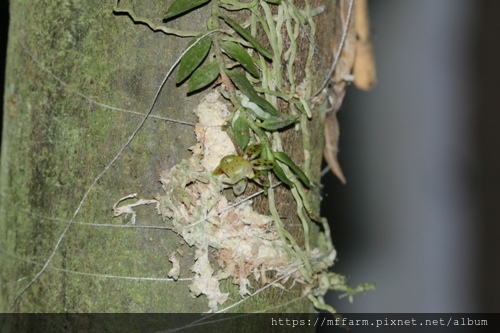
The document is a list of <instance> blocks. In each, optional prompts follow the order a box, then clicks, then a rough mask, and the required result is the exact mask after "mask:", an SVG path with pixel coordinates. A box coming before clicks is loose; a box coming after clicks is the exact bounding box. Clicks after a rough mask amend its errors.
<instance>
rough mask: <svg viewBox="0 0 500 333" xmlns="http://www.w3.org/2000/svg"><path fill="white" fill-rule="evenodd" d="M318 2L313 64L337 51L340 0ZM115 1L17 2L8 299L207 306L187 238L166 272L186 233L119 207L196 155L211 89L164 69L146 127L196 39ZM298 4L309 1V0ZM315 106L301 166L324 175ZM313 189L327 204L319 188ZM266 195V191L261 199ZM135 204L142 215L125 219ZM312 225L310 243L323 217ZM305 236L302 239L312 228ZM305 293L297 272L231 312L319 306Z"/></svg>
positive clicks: (66, 308)
mask: <svg viewBox="0 0 500 333" xmlns="http://www.w3.org/2000/svg"><path fill="white" fill-rule="evenodd" d="M122 2H123V3H124V4H121V5H123V6H127V7H129V8H133V9H134V10H135V12H136V14H137V15H138V16H142V17H147V18H151V19H152V20H153V21H154V22H155V23H157V24H162V23H161V19H162V16H163V14H164V13H165V11H166V7H167V4H165V1H159V0H148V1H137V3H136V4H131V3H129V2H124V1H122ZM306 2H307V3H309V1H306ZM171 3H172V1H169V2H168V4H171ZM321 4H323V5H324V6H326V9H325V12H324V13H323V14H320V15H318V16H317V17H316V18H315V20H316V24H317V25H318V27H321V29H322V30H321V32H320V33H318V34H317V37H316V38H317V41H316V43H317V48H318V50H317V51H316V55H315V58H314V63H313V64H311V66H313V67H314V68H313V70H314V71H317V72H320V71H321V69H322V68H328V67H329V64H330V62H331V60H332V57H331V53H332V52H331V49H330V47H331V41H330V39H331V37H332V36H331V35H330V34H329V33H328V31H333V19H331V18H330V19H329V17H332V16H331V13H332V12H333V10H334V9H333V2H331V1H311V4H310V5H311V6H312V7H313V8H316V7H318V6H319V5H321ZM115 5H116V4H115V3H114V2H113V1H110V0H108V1H99V2H97V1H90V0H87V1H71V0H59V1H48V0H42V1H36V2H32V1H26V0H15V1H11V2H10V13H11V24H10V30H9V44H8V54H7V70H6V84H5V105H4V129H3V140H2V156H1V157H2V159H1V162H2V165H1V174H0V185H1V197H0V219H1V220H0V221H1V224H0V228H1V230H0V235H1V236H0V237H1V244H2V245H1V251H2V255H1V265H2V271H1V285H2V294H1V300H0V307H1V308H2V310H3V311H9V312H10V311H15V312H204V311H207V310H208V308H207V300H206V298H205V296H203V295H202V296H200V297H197V298H193V297H191V296H190V294H189V289H188V286H189V284H190V283H191V281H190V280H183V278H189V277H190V274H191V271H190V269H191V266H192V265H193V256H194V250H193V249H190V248H189V247H187V246H184V250H185V251H187V252H185V255H183V256H182V258H181V263H180V279H179V280H177V281H173V280H172V279H169V278H168V274H169V271H170V270H171V268H172V263H171V262H170V261H169V255H170V254H171V253H172V252H173V251H175V249H176V248H178V247H179V246H180V245H179V244H180V243H182V241H181V238H180V237H179V235H176V234H175V233H173V232H171V231H170V230H168V229H161V228H158V229H155V228H145V226H157V227H167V224H166V223H165V222H164V221H163V220H162V219H161V217H160V216H159V215H158V214H157V211H156V209H154V205H153V204H152V205H143V206H141V207H135V208H134V212H135V213H137V217H136V216H135V213H134V214H128V215H125V214H124V215H122V216H121V217H119V218H113V211H112V208H113V205H114V204H115V203H116V202H118V201H119V199H120V198H122V197H125V196H127V195H129V194H132V193H137V197H138V198H144V199H151V200H153V199H154V198H158V196H159V194H158V193H160V194H161V193H162V186H161V184H160V183H159V182H158V179H159V178H160V175H161V174H162V173H163V172H164V171H165V170H171V169H172V168H173V167H174V166H175V165H177V164H179V163H180V162H181V161H182V160H183V159H187V158H189V157H190V156H191V152H190V151H189V150H188V148H189V147H191V146H193V145H194V144H195V143H196V138H195V136H194V134H193V130H194V126H193V124H195V123H196V122H197V119H196V116H195V115H194V113H193V110H195V109H196V107H197V105H198V104H199V103H200V100H201V99H202V98H203V97H204V96H205V95H206V94H207V93H208V92H211V91H212V88H208V89H207V90H206V91H204V92H202V93H199V94H194V95H190V96H187V94H186V85H185V84H184V85H181V86H176V84H175V81H176V80H175V78H171V79H169V80H167V82H166V84H165V85H164V87H163V88H162V89H161V92H160V94H159V97H158V100H157V101H156V103H155V104H154V108H153V110H152V113H151V116H149V117H148V118H147V119H146V121H145V122H144V124H143V126H142V127H140V126H139V124H141V122H142V120H143V119H144V118H145V116H146V113H147V112H148V110H149V109H150V107H151V106H152V104H153V101H154V99H155V94H156V92H157V89H158V88H159V87H160V86H161V83H162V81H163V79H164V78H165V75H166V73H167V72H168V71H169V69H170V68H171V66H172V65H173V64H174V62H175V61H176V60H177V58H178V57H179V56H180V54H181V52H182V51H183V50H184V49H185V48H186V46H187V45H188V43H189V40H190V39H189V38H180V37H177V36H172V35H166V34H163V33H161V32H153V31H152V30H151V29H150V28H149V27H148V26H146V25H144V24H134V22H133V21H132V20H131V18H130V17H129V16H128V15H125V14H116V13H113V7H114V6H115ZM296 6H297V7H299V8H305V7H304V6H305V5H304V3H303V2H301V1H296ZM273 10H274V9H273ZM209 15H210V5H208V6H205V7H202V8H199V9H197V10H195V11H193V12H191V13H189V15H187V16H186V17H181V18H180V19H176V20H174V21H172V22H169V23H168V24H167V25H168V26H170V27H176V28H178V29H184V30H198V31H204V30H206V23H205V22H206V21H207V19H208V17H209ZM283 29H284V31H285V28H283ZM301 38H303V40H301V43H302V45H299V49H298V51H299V54H298V56H297V61H298V64H297V65H296V68H295V71H296V74H297V78H296V79H297V81H299V79H300V77H301V76H304V69H305V67H304V66H305V57H306V56H307V47H308V45H307V40H306V37H304V36H302V37H301ZM322 79H323V78H322V77H320V75H318V77H317V78H316V79H315V80H317V82H312V83H311V84H313V87H315V88H317V87H319V85H320V84H321V83H320V81H321V80H322ZM299 82H300V81H299ZM286 84H289V83H288V82H286ZM323 108H325V104H323ZM314 114H315V117H313V118H312V120H310V121H306V123H307V124H306V126H307V128H308V131H309V133H310V137H309V141H310V145H311V147H312V148H313V149H312V150H311V151H310V154H311V159H310V161H311V162H310V165H308V166H307V167H306V172H307V173H308V174H309V175H310V178H311V180H312V181H313V183H318V182H319V168H320V164H321V156H322V151H323V148H322V147H323V141H322V140H323V139H322V131H323V125H322V122H323V119H322V117H324V113H323V116H320V111H318V110H315V111H314ZM139 127H140V128H139ZM138 128H139V130H138V131H137V133H136V135H135V136H134V137H133V139H132V140H131V142H130V144H128V145H126V143H127V142H128V140H129V138H130V137H131V136H132V134H133V133H135V132H134V131H136V129H138ZM282 137H283V138H286V141H285V139H284V141H285V142H286V144H284V150H285V151H288V152H290V156H291V157H292V158H293V159H294V161H296V162H297V164H299V165H302V163H303V161H304V156H303V148H302V142H303V138H302V136H301V135H300V133H299V132H295V131H294V130H293V129H291V130H287V131H286V132H284V133H283V134H282ZM123 147H125V149H124V150H123V151H121V149H122V148H123ZM292 152H293V153H292ZM115 158H116V160H115ZM249 190H250V189H247V192H248V191H249ZM247 192H246V193H245V194H246V195H248V194H249V193H247ZM310 192H311V194H314V195H311V202H312V208H313V210H315V211H316V213H318V207H319V198H318V195H319V193H318V191H317V190H316V189H313V190H311V191H310ZM276 193H277V197H276V206H277V207H278V211H279V214H280V216H281V218H282V219H283V220H285V221H287V223H285V226H286V228H287V229H289V230H291V232H292V233H293V234H294V235H296V238H297V239H299V238H300V237H301V235H300V230H302V226H301V224H300V221H299V220H298V218H296V215H297V211H296V206H295V204H291V203H292V202H293V197H292V196H291V195H290V194H289V191H288V190H286V189H285V188H284V187H281V188H280V189H277V190H276ZM262 200H266V199H265V198H264V199H261V205H262ZM129 202H132V201H124V203H129ZM151 202H153V201H151ZM124 203H120V205H123V204H124ZM256 204H259V203H258V202H257V203H256ZM261 210H262V211H266V209H265V208H262V209H261ZM134 217H135V224H127V223H128V222H130V221H131V219H132V218H134ZM310 228H312V231H311V233H310V235H311V239H312V244H313V245H314V243H315V242H316V240H315V239H314V238H315V237H316V235H317V233H318V230H319V228H318V226H317V225H311V226H310ZM298 243H299V245H300V246H303V243H304V241H299V242H298ZM52 254H54V255H53V256H52ZM44 264H47V266H46V267H44ZM42 267H43V268H42ZM37 273H41V274H39V276H38V275H37ZM35 278H36V279H35ZM30 281H32V282H33V283H30ZM29 283H30V284H29ZM252 286H253V289H252V290H253V291H256V290H258V289H259V288H260V287H261V284H260V283H259V282H258V281H254V282H253V284H252ZM26 287H28V288H26ZM286 287H287V288H289V287H290V285H289V284H288V285H286ZM221 289H223V290H224V291H228V292H230V293H231V296H230V298H229V300H228V301H227V302H226V303H225V304H224V305H222V306H221V307H220V308H225V307H226V306H228V305H230V304H232V303H235V302H237V301H239V300H241V297H240V296H238V295H237V289H238V288H237V287H235V286H234V285H233V283H232V280H231V279H226V280H225V281H223V282H221ZM235 291H236V293H235ZM303 292H304V290H303V288H302V286H301V285H300V284H297V285H296V286H295V287H293V288H291V289H290V290H289V291H288V292H284V291H283V290H282V289H280V288H267V289H265V290H264V291H263V292H262V293H260V295H259V297H249V298H248V299H247V300H246V301H245V302H241V304H240V305H238V306H235V307H234V308H232V309H231V311H236V312H247V311H248V312H249V311H257V310H259V311H261V310H263V309H269V311H274V312H304V311H305V312H310V311H312V309H313V308H312V305H311V304H310V302H309V300H308V298H307V297H305V296H304V294H303ZM293 300H296V301H293Z"/></svg>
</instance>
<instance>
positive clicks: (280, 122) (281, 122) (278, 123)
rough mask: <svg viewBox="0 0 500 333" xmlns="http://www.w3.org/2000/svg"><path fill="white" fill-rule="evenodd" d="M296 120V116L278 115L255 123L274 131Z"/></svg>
mask: <svg viewBox="0 0 500 333" xmlns="http://www.w3.org/2000/svg"><path fill="white" fill-rule="evenodd" d="M296 120H297V116H292V115H282V116H280V117H269V118H267V119H266V120H264V121H263V122H262V123H260V124H257V125H258V126H260V127H262V128H264V129H266V130H268V131H276V130H278V129H280V128H283V127H286V126H288V125H291V124H293V123H294V122H295V121H296Z"/></svg>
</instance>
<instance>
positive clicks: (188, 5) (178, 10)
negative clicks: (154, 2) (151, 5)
mask: <svg viewBox="0 0 500 333" xmlns="http://www.w3.org/2000/svg"><path fill="white" fill-rule="evenodd" d="M207 2H210V0H175V1H174V2H173V3H172V4H171V5H170V7H168V9H167V11H166V13H165V16H164V17H163V19H164V20H168V19H170V18H172V17H174V16H177V15H180V14H184V13H185V12H188V11H190V10H191V9H194V8H197V7H200V6H201V5H204V4H206V3H207Z"/></svg>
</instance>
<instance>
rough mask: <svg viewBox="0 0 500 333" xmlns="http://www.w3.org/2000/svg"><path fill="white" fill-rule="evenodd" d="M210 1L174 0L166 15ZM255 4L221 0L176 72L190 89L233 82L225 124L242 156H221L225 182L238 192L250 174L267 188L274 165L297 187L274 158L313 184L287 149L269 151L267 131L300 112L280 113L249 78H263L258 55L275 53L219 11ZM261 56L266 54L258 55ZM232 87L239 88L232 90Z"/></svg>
mask: <svg viewBox="0 0 500 333" xmlns="http://www.w3.org/2000/svg"><path fill="white" fill-rule="evenodd" d="M210 1H211V0H176V1H174V2H173V3H172V4H171V5H170V7H169V8H168V10H167V12H166V13H165V16H164V19H165V20H171V19H174V18H177V17H179V16H182V15H184V14H187V13H189V12H191V11H193V10H195V9H197V8H198V7H201V6H203V5H206V4H208V3H209V2H210ZM266 2H268V3H271V4H274V5H279V4H280V3H281V1H271V0H266ZM257 4H258V1H253V2H251V3H243V2H242V3H240V2H238V1H229V2H228V1H217V3H216V4H214V7H213V8H212V16H211V18H210V20H209V23H208V26H209V29H212V30H213V33H209V32H207V33H205V34H202V35H199V36H197V37H195V38H193V39H192V40H191V42H190V44H189V46H188V49H187V51H186V52H185V53H184V56H183V57H182V59H181V62H180V65H179V71H178V75H177V83H182V82H185V81H187V87H188V92H189V93H194V92H197V91H200V90H202V89H204V88H206V87H207V86H209V85H210V84H213V83H214V82H215V81H216V80H217V79H218V78H219V77H221V79H222V82H224V84H225V85H226V86H227V85H229V86H231V85H232V86H231V87H226V90H227V91H226V93H227V95H228V98H229V99H230V100H231V102H232V103H233V105H234V107H235V108H234V112H232V114H231V116H230V119H228V126H226V127H225V129H226V131H227V132H228V134H229V136H230V137H231V138H232V139H233V142H234V143H235V147H236V150H237V151H238V155H229V156H225V157H224V158H222V160H221V162H220V164H219V166H218V167H217V169H216V170H215V171H214V174H215V175H225V176H226V178H225V182H226V183H227V184H230V185H232V187H233V191H234V193H235V194H236V195H239V194H241V193H243V191H244V190H245V188H246V184H247V180H248V179H251V180H253V181H255V182H256V183H258V184H259V185H261V186H263V187H264V188H267V187H269V178H268V173H269V171H271V170H272V172H274V174H275V175H276V176H277V177H278V179H279V180H280V181H281V182H283V183H284V184H286V185H288V186H290V187H291V186H293V182H292V181H291V180H290V179H289V178H288V177H287V176H286V175H285V172H284V171H283V169H282V167H281V166H280V164H279V163H277V162H276V161H279V162H280V163H283V164H284V165H287V166H288V167H289V168H290V169H291V170H292V171H293V173H294V174H295V175H296V176H297V177H298V178H299V179H300V180H301V181H302V182H303V183H304V185H306V186H307V187H309V186H310V182H309V179H308V178H307V176H306V175H305V174H304V172H302V170H301V169H300V168H299V167H298V166H297V165H296V164H295V163H294V162H293V161H292V159H291V158H290V157H289V156H288V155H287V154H285V153H284V152H275V151H272V150H271V148H270V142H269V138H268V134H267V133H270V132H273V131H277V130H281V129H284V128H286V127H289V126H291V125H293V124H294V123H295V122H296V121H297V119H298V117H297V116H293V115H287V114H283V113H281V112H280V111H279V110H278V109H277V108H276V107H275V106H274V105H273V104H272V103H271V102H270V101H268V100H267V99H266V98H265V97H263V95H261V94H259V92H257V90H256V89H255V87H254V86H255V85H256V83H252V82H250V80H249V78H252V81H254V82H260V80H261V69H259V65H258V62H259V60H260V59H262V60H263V62H260V63H261V64H262V63H264V64H265V63H266V62H271V61H272V60H273V54H272V52H270V51H269V50H268V49H267V48H266V47H264V45H263V44H262V43H260V42H259V41H258V40H257V39H256V38H255V37H254V36H252V34H251V33H250V32H249V31H248V30H247V29H245V28H244V27H242V26H241V25H240V24H239V23H237V22H236V21H234V20H233V19H232V18H230V17H229V16H227V15H226V14H225V13H224V12H223V11H222V10H221V8H225V9H229V10H240V9H243V8H247V9H248V8H249V6H256V5H257ZM222 22H225V24H226V25H227V26H228V27H229V28H230V29H226V30H223V29H220V28H219V27H220V24H221V23H222ZM250 49H253V50H254V51H255V52H256V55H255V56H252V55H251V54H255V52H249V50H250ZM223 54H224V55H223ZM259 55H260V56H261V57H262V58H259ZM229 62H231V63H229ZM229 80H230V81H231V83H229V82H228V81H229ZM234 87H235V88H236V89H233V88H234ZM251 142H253V143H251Z"/></svg>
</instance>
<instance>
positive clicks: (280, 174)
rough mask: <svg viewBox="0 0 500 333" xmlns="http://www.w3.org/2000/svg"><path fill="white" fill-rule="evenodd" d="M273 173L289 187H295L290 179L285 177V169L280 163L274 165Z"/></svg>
mask: <svg viewBox="0 0 500 333" xmlns="http://www.w3.org/2000/svg"><path fill="white" fill-rule="evenodd" d="M273 172H274V174H275V175H276V177H278V179H279V180H280V181H281V182H282V183H284V184H286V185H288V186H289V187H293V183H292V182H291V181H290V179H288V178H287V176H286V175H285V172H284V171H283V169H282V168H281V167H280V166H279V164H278V163H274V167H273Z"/></svg>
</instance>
